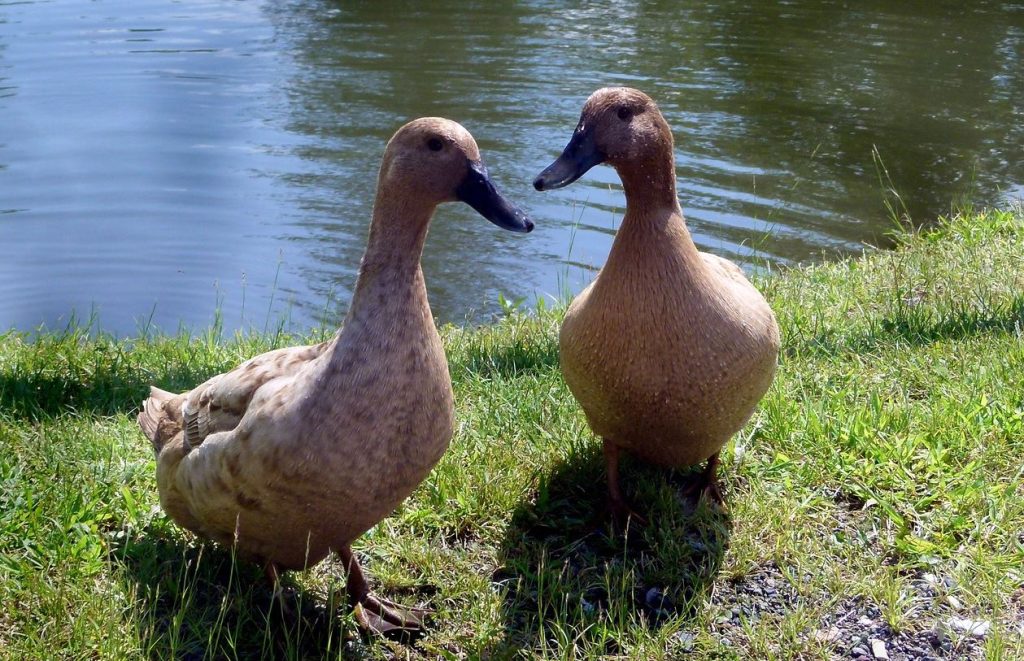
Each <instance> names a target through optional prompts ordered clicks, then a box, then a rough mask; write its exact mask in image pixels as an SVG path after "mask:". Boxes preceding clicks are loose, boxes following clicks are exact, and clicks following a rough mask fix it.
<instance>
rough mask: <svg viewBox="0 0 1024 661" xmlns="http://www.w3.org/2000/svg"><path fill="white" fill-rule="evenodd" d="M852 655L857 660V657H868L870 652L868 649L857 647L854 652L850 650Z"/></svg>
mask: <svg viewBox="0 0 1024 661" xmlns="http://www.w3.org/2000/svg"><path fill="white" fill-rule="evenodd" d="M850 654H852V655H853V656H854V658H856V657H861V656H867V655H868V651H867V650H866V649H864V648H863V647H861V646H860V645H857V646H856V647H854V648H853V649H852V650H850Z"/></svg>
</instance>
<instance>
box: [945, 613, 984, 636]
mask: <svg viewBox="0 0 1024 661" xmlns="http://www.w3.org/2000/svg"><path fill="white" fill-rule="evenodd" d="M946 625H947V626H948V627H949V628H950V629H952V630H954V631H959V632H961V633H965V634H967V635H968V636H973V637H974V638H984V637H985V634H987V633H988V630H989V629H991V628H992V623H991V622H989V621H988V620H971V619H969V618H966V617H951V618H949V620H947V621H946Z"/></svg>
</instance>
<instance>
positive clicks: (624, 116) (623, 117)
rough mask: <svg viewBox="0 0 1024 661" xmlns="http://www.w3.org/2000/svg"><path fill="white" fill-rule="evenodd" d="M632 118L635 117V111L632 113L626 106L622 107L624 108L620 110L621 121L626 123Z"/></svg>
mask: <svg viewBox="0 0 1024 661" xmlns="http://www.w3.org/2000/svg"><path fill="white" fill-rule="evenodd" d="M632 116H633V111H631V110H630V109H629V108H627V107H626V106H622V107H620V108H619V119H621V120H622V121H624V122H625V121H627V120H628V119H629V118H630V117H632Z"/></svg>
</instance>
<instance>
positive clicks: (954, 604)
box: [946, 595, 963, 611]
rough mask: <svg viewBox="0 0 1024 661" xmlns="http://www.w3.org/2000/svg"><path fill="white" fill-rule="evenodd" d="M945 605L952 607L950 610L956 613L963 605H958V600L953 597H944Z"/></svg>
mask: <svg viewBox="0 0 1024 661" xmlns="http://www.w3.org/2000/svg"><path fill="white" fill-rule="evenodd" d="M946 603H947V604H949V605H950V607H952V609H953V610H955V611H958V610H960V609H961V608H963V604H961V603H960V600H959V599H957V598H956V597H954V596H953V595H947V596H946Z"/></svg>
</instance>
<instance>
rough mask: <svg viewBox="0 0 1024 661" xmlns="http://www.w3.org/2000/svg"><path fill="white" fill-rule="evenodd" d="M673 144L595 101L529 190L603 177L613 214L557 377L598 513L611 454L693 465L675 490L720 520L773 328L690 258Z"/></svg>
mask: <svg viewBox="0 0 1024 661" xmlns="http://www.w3.org/2000/svg"><path fill="white" fill-rule="evenodd" d="M673 150H674V142H673V138H672V131H671V129H670V128H669V125H668V122H666V121H665V118H664V116H663V115H662V113H661V111H660V110H659V108H658V106H657V104H656V103H655V102H654V100H653V99H652V98H651V97H649V96H648V95H647V94H645V93H644V92H641V91H640V90H637V89H633V88H629V87H606V88H603V89H599V90H597V91H596V92H594V93H593V94H592V95H591V96H590V97H589V98H588V99H587V101H586V102H585V104H584V106H583V110H582V113H581V115H580V119H579V122H578V124H577V125H576V128H575V130H574V132H573V133H572V136H571V138H570V140H569V142H568V144H567V145H566V146H565V148H564V150H563V151H562V153H561V155H560V156H558V158H557V159H556V160H555V161H554V162H553V163H552V164H551V165H550V166H548V167H547V168H545V169H544V170H543V171H542V172H541V173H540V174H539V175H538V176H537V177H536V179H535V180H534V182H533V185H534V188H536V189H537V190H538V191H544V190H550V189H556V188H561V187H563V186H568V185H569V184H571V183H573V182H574V181H576V180H577V179H579V178H580V177H582V176H583V175H584V174H585V173H586V172H587V171H588V170H590V169H591V168H593V167H595V166H597V165H599V164H603V163H606V164H608V165H610V166H611V167H613V168H614V169H615V170H616V172H617V174H618V175H619V178H620V179H621V181H622V188H623V192H624V193H625V198H626V210H625V213H624V215H623V218H622V221H621V224H620V227H619V229H618V231H617V232H616V235H615V238H614V240H613V242H612V246H611V250H610V252H609V254H608V258H607V261H606V263H605V264H604V266H603V267H602V268H601V270H600V271H599V272H598V274H597V275H596V277H595V278H594V280H593V281H592V282H591V283H590V284H589V285H588V286H587V287H586V288H584V289H583V291H581V292H580V294H579V295H578V296H576V297H575V299H574V300H573V301H572V302H571V303H570V305H569V307H568V309H567V311H566V314H565V319H564V321H563V323H562V326H561V329H560V331H559V354H560V362H561V369H562V373H563V376H564V379H565V382H566V385H567V386H568V388H569V390H570V391H571V393H572V395H573V396H574V397H575V398H576V400H577V401H578V403H579V405H580V407H581V408H582V409H583V412H584V415H585V416H586V419H587V422H588V424H589V425H590V428H591V429H592V430H593V432H594V433H595V434H596V435H597V436H599V437H600V438H601V439H602V444H603V454H604V463H605V471H606V474H607V479H608V485H607V486H608V505H609V508H610V510H611V513H612V515H613V516H614V517H615V518H616V519H617V520H618V521H620V522H622V521H624V520H625V521H628V520H629V518H630V517H634V518H635V520H636V522H637V523H639V524H643V523H645V522H646V521H645V519H644V518H643V517H642V516H641V515H639V514H637V513H636V512H634V511H633V510H632V508H631V507H630V506H629V505H628V503H627V502H626V500H625V498H624V497H623V495H622V490H621V487H620V482H619V462H620V456H621V454H622V453H623V452H626V453H629V454H630V455H633V456H636V457H638V458H640V459H641V460H643V461H646V462H649V463H653V464H657V465H661V466H666V467H670V468H681V467H688V466H695V465H699V464H701V463H702V462H707V463H706V465H705V468H704V469H703V470H702V471H700V472H699V473H698V474H697V475H696V476H695V479H693V480H691V481H690V484H689V486H688V487H687V488H686V489H685V491H687V492H692V493H695V494H696V495H697V496H698V497H704V496H707V497H708V498H709V499H710V500H711V501H712V503H713V504H714V505H715V506H717V507H719V508H721V509H723V510H724V509H726V507H725V502H724V499H723V496H722V493H721V490H720V488H719V487H718V480H717V477H718V466H719V458H720V454H721V450H722V448H723V446H724V445H725V444H726V442H727V441H728V440H729V439H730V438H731V437H732V436H733V435H734V434H736V433H737V432H738V431H739V430H740V429H741V428H742V427H743V426H744V425H745V424H746V422H747V421H748V420H749V419H750V417H751V415H752V414H753V412H754V410H755V409H756V407H757V404H758V402H759V401H760V400H761V398H762V397H763V396H764V394H765V393H766V392H767V390H768V388H769V386H770V385H771V383H772V380H773V378H774V376H775V370H776V364H777V360H778V353H779V344H780V336H779V327H778V323H777V322H776V319H775V315H774V313H773V312H772V309H771V307H770V306H769V305H768V303H767V301H765V299H764V297H763V296H762V295H761V293H760V292H759V291H758V290H757V289H756V288H755V287H754V286H753V285H752V284H751V283H750V281H749V280H748V279H747V278H746V277H745V276H744V274H743V271H742V270H741V269H740V268H739V267H738V266H737V265H736V264H734V263H733V262H731V261H729V260H727V259H724V258H722V257H719V256H717V255H713V254H710V253H706V252H700V251H699V250H698V249H697V247H696V245H695V244H694V242H693V238H692V236H691V235H690V232H689V230H688V229H687V225H686V221H685V219H684V217H683V212H682V209H681V207H680V205H679V200H678V196H677V194H676V174H675V161H674V153H673Z"/></svg>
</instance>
